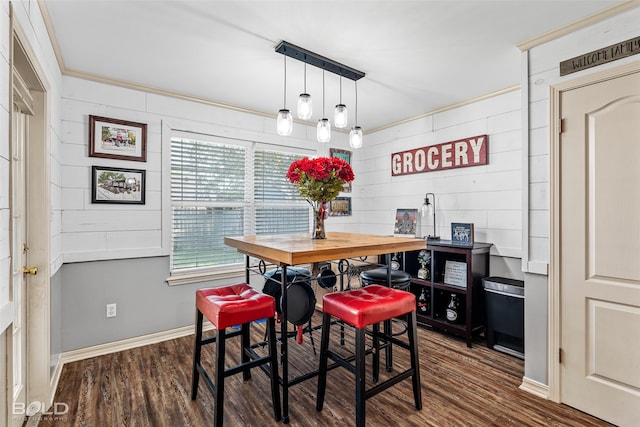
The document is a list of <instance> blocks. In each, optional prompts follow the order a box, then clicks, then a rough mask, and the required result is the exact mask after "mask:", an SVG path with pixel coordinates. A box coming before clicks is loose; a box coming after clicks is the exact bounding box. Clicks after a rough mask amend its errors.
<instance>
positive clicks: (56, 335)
mask: <svg viewBox="0 0 640 427" xmlns="http://www.w3.org/2000/svg"><path fill="white" fill-rule="evenodd" d="M50 287H51V291H50V297H51V299H50V304H51V307H50V312H49V316H50V322H51V323H50V327H51V338H50V339H51V349H50V350H51V375H53V373H54V371H55V369H56V366H58V362H59V360H60V355H61V354H62V273H61V270H58V271H56V273H55V274H54V275H53V276H52V277H51V281H50Z"/></svg>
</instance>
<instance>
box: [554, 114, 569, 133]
mask: <svg viewBox="0 0 640 427" xmlns="http://www.w3.org/2000/svg"><path fill="white" fill-rule="evenodd" d="M566 121H567V119H561V118H559V117H558V121H557V122H556V130H557V132H558V133H564V131H565V129H566V124H567V123H566Z"/></svg>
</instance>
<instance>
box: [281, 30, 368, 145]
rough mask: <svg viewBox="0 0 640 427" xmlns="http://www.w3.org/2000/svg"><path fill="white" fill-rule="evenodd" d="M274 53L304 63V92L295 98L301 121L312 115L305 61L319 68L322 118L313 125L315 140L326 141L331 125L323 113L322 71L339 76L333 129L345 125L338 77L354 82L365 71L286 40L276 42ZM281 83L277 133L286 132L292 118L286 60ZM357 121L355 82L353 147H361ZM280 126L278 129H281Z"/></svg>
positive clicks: (288, 132) (351, 141) (323, 82)
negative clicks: (282, 103)
mask: <svg viewBox="0 0 640 427" xmlns="http://www.w3.org/2000/svg"><path fill="white" fill-rule="evenodd" d="M275 51H276V52H277V53H281V54H282V55H284V56H288V57H290V58H293V59H297V60H298V61H302V62H304V63H305V69H304V93H301V94H300V96H299V97H298V106H297V107H298V109H297V115H298V117H299V118H300V119H302V120H308V119H310V118H311V114H312V103H311V95H309V94H308V93H306V92H307V66H306V64H310V65H313V66H314V67H318V68H320V69H322V119H320V120H318V125H317V129H316V131H317V133H316V136H317V139H318V142H323V143H324V142H329V141H330V140H331V124H330V122H329V119H327V118H326V116H325V76H324V72H325V71H329V72H331V73H333V74H337V75H338V76H340V103H339V104H337V105H336V108H335V110H334V116H333V117H334V123H335V126H336V128H346V127H347V122H348V114H347V106H346V105H344V104H343V103H342V78H343V77H346V78H348V79H350V80H353V81H358V80H359V79H361V78H363V77H364V76H365V73H363V72H362V71H358V70H356V69H355V68H351V67H348V66H346V65H344V64H341V63H339V62H336V61H334V60H332V59H329V58H327V57H325V56H322V55H318V54H317V53H315V52H311V51H310V50H307V49H304V48H301V47H299V46H296V45H294V44H291V43H289V42H287V41H284V40H282V41H280V42H279V43H278V44H277V46H276V47H275ZM284 72H285V78H284V82H285V83H284V85H285V107H284V108H283V109H282V110H280V111H279V112H278V135H290V134H291V131H292V129H293V119H292V118H291V113H290V112H289V110H287V107H286V94H287V63H286V61H285V63H284ZM357 123H358V87H357V85H356V125H355V126H353V128H351V132H350V133H349V144H350V145H351V147H353V148H359V147H361V146H362V129H361V128H360V126H358V125H357ZM281 129H282V132H281Z"/></svg>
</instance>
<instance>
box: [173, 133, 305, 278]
mask: <svg viewBox="0 0 640 427" xmlns="http://www.w3.org/2000/svg"><path fill="white" fill-rule="evenodd" d="M230 141H231V140H230ZM301 157H303V156H302V155H300V154H293V153H286V152H281V151H276V150H267V149H262V148H256V146H255V144H252V143H248V142H245V143H244V144H241V145H234V144H233V143H226V141H225V140H223V139H222V138H217V139H216V141H209V140H205V139H200V138H197V139H196V138H184V137H173V138H172V139H171V205H172V229H173V233H172V240H173V244H172V257H171V259H172V262H171V264H172V265H171V269H172V271H186V270H192V269H202V268H212V267H216V266H223V265H230V264H237V263H241V262H242V261H243V255H241V254H239V253H238V252H237V251H236V250H235V249H233V248H229V247H227V246H226V245H225V244H224V237H225V236H241V235H250V234H277V233H299V232H308V231H309V218H310V216H309V215H310V211H309V205H308V204H307V203H306V202H304V200H303V199H302V198H301V197H300V196H299V193H298V191H297V189H296V187H295V186H293V185H291V183H289V181H288V179H287V177H286V174H287V170H288V169H289V165H290V164H291V162H293V161H294V160H296V159H299V158H301Z"/></svg>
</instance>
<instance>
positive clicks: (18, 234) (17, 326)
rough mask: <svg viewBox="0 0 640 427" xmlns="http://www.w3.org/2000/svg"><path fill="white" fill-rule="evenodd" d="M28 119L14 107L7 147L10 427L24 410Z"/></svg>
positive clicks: (25, 403) (20, 423)
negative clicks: (8, 149)
mask: <svg viewBox="0 0 640 427" xmlns="http://www.w3.org/2000/svg"><path fill="white" fill-rule="evenodd" d="M27 124H28V116H27V115H26V114H24V113H22V111H21V108H20V107H19V106H18V105H15V104H14V109H13V114H12V147H11V149H12V150H11V179H12V180H11V224H12V225H11V226H12V231H13V233H12V239H11V259H12V262H11V275H12V300H13V308H14V317H13V327H12V334H13V340H12V348H13V351H12V365H13V400H12V401H13V408H12V409H13V414H15V416H14V417H13V423H14V425H22V421H24V419H23V417H22V416H20V415H19V414H20V413H21V411H22V410H23V409H24V408H26V406H27V390H26V389H27V366H28V365H27V299H26V297H27V290H26V284H27V280H28V279H27V277H25V275H24V274H23V267H24V266H26V265H27V222H26V209H27V204H26V190H25V189H26V164H25V144H26V140H27V136H28V133H27V132H28V131H27V129H28V126H27Z"/></svg>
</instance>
